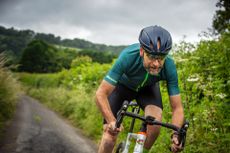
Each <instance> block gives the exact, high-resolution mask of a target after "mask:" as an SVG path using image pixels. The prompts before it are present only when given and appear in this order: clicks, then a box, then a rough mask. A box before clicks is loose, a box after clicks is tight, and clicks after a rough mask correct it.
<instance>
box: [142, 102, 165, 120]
mask: <svg viewBox="0 0 230 153" xmlns="http://www.w3.org/2000/svg"><path fill="white" fill-rule="evenodd" d="M145 116H152V117H154V118H155V119H156V120H158V121H161V120H162V109H161V108H160V107H158V106H155V105H147V106H146V107H145Z"/></svg>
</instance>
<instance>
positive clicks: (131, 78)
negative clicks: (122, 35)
mask: <svg viewBox="0 0 230 153" xmlns="http://www.w3.org/2000/svg"><path fill="white" fill-rule="evenodd" d="M171 48H172V38H171V35H170V33H169V32H168V31H167V30H165V29H164V28H162V27H160V26H150V27H146V28H144V29H142V30H141V32H140V35H139V43H137V44H133V45H130V46H128V47H127V48H125V49H124V50H123V51H122V53H121V54H120V56H119V58H118V59H117V61H116V62H115V64H114V65H113V67H112V69H111V70H110V71H109V72H108V74H107V75H106V76H105V77H104V79H103V81H102V82H101V84H100V86H99V88H98V90H97V92H96V103H97V106H98V107H99V109H100V111H101V113H102V115H103V117H104V126H103V128H104V131H103V135H102V140H101V143H100V146H99V151H98V152H99V153H110V152H112V151H113V148H114V145H115V141H116V138H117V135H118V133H119V132H120V131H121V130H122V129H121V128H116V126H115V123H116V114H117V112H118V111H119V109H120V108H121V106H122V103H123V102H124V100H128V101H131V100H133V99H136V101H137V103H138V104H139V105H140V107H141V108H142V109H143V110H144V112H145V116H153V117H155V118H156V120H159V121H161V119H162V110H163V106H162V99H161V93H160V88H159V81H161V80H165V81H166V82H167V88H168V94H169V100H170V104H171V108H172V124H174V125H176V126H178V127H181V126H182V124H183V121H184V112H183V106H182V102H181V96H180V92H179V87H178V77H177V71H176V66H175V64H174V61H173V59H172V58H171V57H170V56H169V55H168V53H169V51H170V50H171ZM159 133H160V127H159V126H156V125H154V126H153V125H149V126H148V127H147V139H146V142H145V144H144V152H148V150H149V149H150V148H151V146H152V145H153V143H154V142H155V140H156V139H157V137H158V135H159ZM182 149H183V148H182V147H181V144H179V141H178V134H177V133H176V132H174V134H173V135H172V145H171V150H172V151H173V152H179V151H181V150H182Z"/></svg>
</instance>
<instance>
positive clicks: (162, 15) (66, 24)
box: [0, 0, 217, 45]
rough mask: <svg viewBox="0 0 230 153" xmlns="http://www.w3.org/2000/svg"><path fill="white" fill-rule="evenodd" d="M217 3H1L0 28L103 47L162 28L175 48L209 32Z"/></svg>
mask: <svg viewBox="0 0 230 153" xmlns="http://www.w3.org/2000/svg"><path fill="white" fill-rule="evenodd" d="M216 2H217V0H0V25H2V26H5V27H7V28H9V27H15V28H16V29H31V30H33V31H35V32H44V33H52V34H55V35H56V36H61V37H62V38H70V39H72V38H83V39H86V40H89V41H92V42H96V43H105V44H107V45H121V44H125V45H127V44H130V43H135V42H137V41H138V35H139V32H140V30H141V29H142V28H143V27H146V26H149V25H161V26H162V27H164V28H165V29H167V30H168V31H169V32H170V33H171V34H172V37H173V40H174V42H178V41H179V40H181V39H182V38H183V36H184V35H186V36H187V38H186V40H187V41H192V42H194V41H198V40H199V38H198V34H199V33H201V32H202V31H207V28H210V27H211V26H212V19H213V15H214V13H215V10H216V7H215V4H216Z"/></svg>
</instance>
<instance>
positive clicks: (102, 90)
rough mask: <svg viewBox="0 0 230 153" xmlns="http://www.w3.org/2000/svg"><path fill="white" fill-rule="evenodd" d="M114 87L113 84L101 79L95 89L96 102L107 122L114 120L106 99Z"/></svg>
mask: <svg viewBox="0 0 230 153" xmlns="http://www.w3.org/2000/svg"><path fill="white" fill-rule="evenodd" d="M114 88H115V86H113V85H111V84H109V83H108V82H107V81H105V80H103V81H102V82H101V84H100V86H99V88H98V89H97V91H96V104H97V106H98V108H99V110H100V111H101V113H102V115H103V117H104V118H105V120H106V122H107V123H111V122H114V121H116V118H115V117H114V115H113V113H112V110H111V108H110V106H109V101H108V96H109V95H110V94H111V93H112V91H113V90H114Z"/></svg>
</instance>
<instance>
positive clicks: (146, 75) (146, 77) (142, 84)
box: [136, 72, 149, 91]
mask: <svg viewBox="0 0 230 153" xmlns="http://www.w3.org/2000/svg"><path fill="white" fill-rule="evenodd" d="M148 77H149V73H148V72H147V73H146V74H145V79H144V80H143V81H142V83H141V85H139V86H138V87H137V89H136V91H138V90H139V89H140V88H141V87H143V86H144V84H145V83H146V81H147V80H148Z"/></svg>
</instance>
